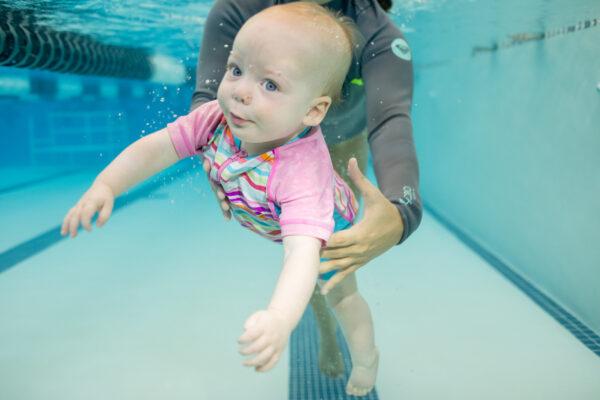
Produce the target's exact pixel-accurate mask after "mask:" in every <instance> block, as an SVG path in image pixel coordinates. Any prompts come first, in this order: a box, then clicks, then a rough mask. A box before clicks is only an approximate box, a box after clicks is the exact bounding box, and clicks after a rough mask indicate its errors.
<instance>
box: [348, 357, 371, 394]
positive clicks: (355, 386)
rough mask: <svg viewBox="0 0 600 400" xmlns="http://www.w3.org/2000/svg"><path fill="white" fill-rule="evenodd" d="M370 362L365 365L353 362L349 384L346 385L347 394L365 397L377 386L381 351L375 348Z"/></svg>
mask: <svg viewBox="0 0 600 400" xmlns="http://www.w3.org/2000/svg"><path fill="white" fill-rule="evenodd" d="M368 360H370V361H369V362H367V363H366V364H365V365H361V364H358V363H357V362H355V361H354V360H352V373H351V374H350V379H348V384H347V385H346V393H347V394H349V395H353V396H364V395H366V394H367V393H369V392H370V391H371V390H372V389H373V386H375V378H377V367H378V366H379V350H378V349H377V347H375V349H374V351H373V354H371V356H370V358H368Z"/></svg>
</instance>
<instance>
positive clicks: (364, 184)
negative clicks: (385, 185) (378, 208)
mask: <svg viewBox="0 0 600 400" xmlns="http://www.w3.org/2000/svg"><path fill="white" fill-rule="evenodd" d="M348 176H349V177H350V179H352V182H354V184H355V185H356V187H357V188H358V190H360V191H361V193H362V195H363V197H367V196H368V195H369V194H370V193H371V192H372V191H373V189H374V186H373V184H372V183H371V182H369V180H368V179H367V178H366V177H365V176H364V175H363V173H362V171H361V170H360V168H359V167H358V161H356V158H354V157H352V158H351V159H350V160H348Z"/></svg>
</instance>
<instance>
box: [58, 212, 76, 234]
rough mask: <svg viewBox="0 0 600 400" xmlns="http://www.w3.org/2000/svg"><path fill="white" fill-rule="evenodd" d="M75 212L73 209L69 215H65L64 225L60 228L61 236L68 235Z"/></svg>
mask: <svg viewBox="0 0 600 400" xmlns="http://www.w3.org/2000/svg"><path fill="white" fill-rule="evenodd" d="M74 210H75V209H74V208H71V209H70V210H69V212H67V215H65V217H64V218H63V223H62V225H61V227H60V234H61V235H62V236H65V235H66V234H67V232H68V231H69V224H70V222H71V216H72V215H73V211H74Z"/></svg>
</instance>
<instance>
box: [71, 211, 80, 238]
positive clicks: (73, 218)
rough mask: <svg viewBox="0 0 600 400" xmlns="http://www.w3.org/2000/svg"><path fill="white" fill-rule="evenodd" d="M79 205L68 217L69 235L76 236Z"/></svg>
mask: <svg viewBox="0 0 600 400" xmlns="http://www.w3.org/2000/svg"><path fill="white" fill-rule="evenodd" d="M79 213H80V211H79V207H78V208H76V209H75V210H73V213H72V214H71V217H70V218H69V233H70V234H71V237H72V238H74V237H75V236H77V229H78V228H79Z"/></svg>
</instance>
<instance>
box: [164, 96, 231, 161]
mask: <svg viewBox="0 0 600 400" xmlns="http://www.w3.org/2000/svg"><path fill="white" fill-rule="evenodd" d="M222 117H223V113H222V112H221V109H220V108H219V104H218V103H217V100H213V101H209V102H208V103H204V104H202V105H201V106H200V107H198V108H196V109H195V110H193V111H192V112H190V113H189V114H187V115H183V116H181V117H179V118H177V119H176V120H175V121H174V122H171V123H170V124H167V131H168V132H169V137H170V138H171V141H172V142H173V146H175V151H176V152H177V155H178V156H179V158H185V157H190V156H193V155H195V154H198V153H200V151H201V149H202V146H205V145H206V144H208V140H209V139H210V138H211V136H212V134H213V132H214V131H215V129H216V127H217V126H218V125H219V123H220V122H221V118H222Z"/></svg>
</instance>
